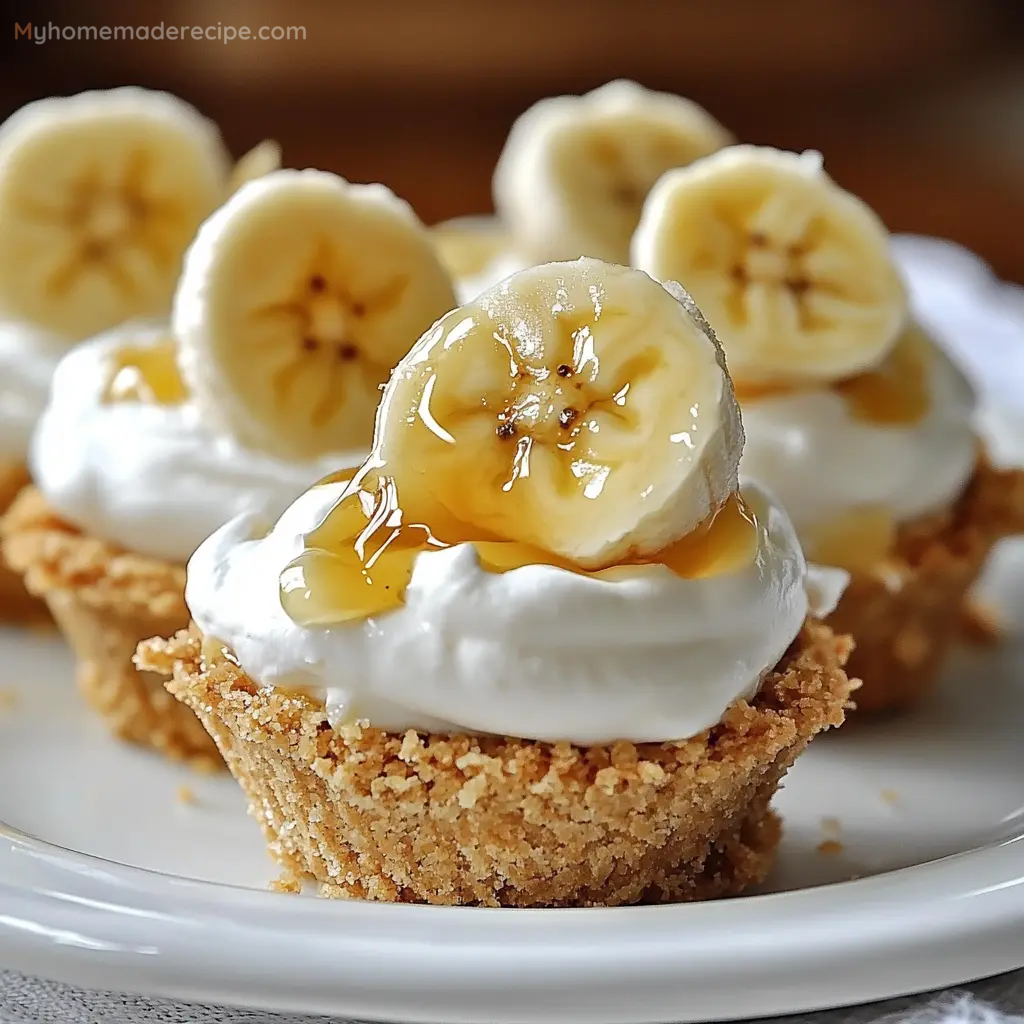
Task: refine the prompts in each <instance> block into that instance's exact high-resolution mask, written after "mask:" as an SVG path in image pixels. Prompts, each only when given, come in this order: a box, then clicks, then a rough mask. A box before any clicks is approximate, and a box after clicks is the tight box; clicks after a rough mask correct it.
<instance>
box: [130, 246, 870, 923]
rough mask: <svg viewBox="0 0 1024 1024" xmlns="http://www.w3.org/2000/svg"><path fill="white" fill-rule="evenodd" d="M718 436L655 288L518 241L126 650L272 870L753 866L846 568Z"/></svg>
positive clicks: (846, 684)
mask: <svg viewBox="0 0 1024 1024" xmlns="http://www.w3.org/2000/svg"><path fill="white" fill-rule="evenodd" d="M607 310H613V311H614V314H615V315H613V316H612V317H606V311H607ZM513 330H515V331H517V332H518V334H517V335H513V334H512V331H513ZM580 337H584V338H586V339H588V345H582V344H581V343H580V342H579V341H578V340H577V339H578V338H580ZM504 338H509V339H512V338H514V340H510V341H509V342H508V343H507V344H501V343H500V339H504ZM467 371H469V372H467ZM531 388H537V389H538V395H537V396H536V397H535V396H534V394H533V392H532V391H530V390H529V389H531ZM541 388H546V389H547V390H544V391H540V390H539V389H541ZM481 391H482V392H483V394H484V396H485V400H484V401H481V400H480V398H479V394H480V393H481ZM633 394H636V395H639V396H641V397H639V398H636V399H634V398H632V397H630V396H632V395H633ZM509 396H511V402H510V400H509ZM541 399H543V406H542V405H541ZM513 403H514V404H513ZM608 405H610V406H612V408H613V409H614V410H615V411H614V413H613V414H612V415H611V417H610V418H609V419H603V416H604V415H605V413H604V410H605V408H606V407H607V406H608ZM521 409H525V410H527V414H522V413H520V412H518V410H521ZM599 417H602V418H599ZM602 426H604V428H605V429H603V430H602ZM684 435H685V443H684V442H683V437H684ZM513 438H517V440H515V442H514V443H513V440H512V439H513ZM605 438H612V442H611V443H612V445H613V448H612V449H605V448H604V446H603V442H604V439H605ZM742 444H743V431H742V425H741V423H740V417H739V406H738V405H737V403H736V398H735V395H734V394H733V391H732V385H731V381H730V380H729V377H728V373H727V370H726V367H725V363H724V360H723V359H722V354H721V349H720V347H719V346H718V343H717V340H716V338H715V336H714V332H713V331H712V329H711V328H710V326H709V325H708V324H707V322H706V321H705V320H704V319H703V317H702V316H701V314H700V312H699V310H697V309H696V307H695V306H694V305H693V303H692V301H690V300H689V297H688V296H687V295H686V293H685V292H684V291H682V289H681V288H679V287H678V286H677V285H675V284H673V283H669V284H666V285H664V286H662V285H661V284H659V283H657V282H655V281H653V280H652V279H651V278H650V277H648V276H647V275H645V274H643V273H640V272H639V271H636V270H631V269H629V268H626V267H622V266H617V265H611V264H606V263H603V262H601V261H599V260H592V259H582V260H579V261H576V262H574V263H559V264H549V265H545V266H538V267H534V268H530V269H528V270H524V271H521V272H520V273H517V274H515V275H513V276H512V277H510V278H508V279H507V280H506V281H505V282H503V283H502V284H500V285H498V286H496V287H495V288H493V289H491V290H489V291H487V292H485V293H483V294H482V295H480V296H479V297H478V298H477V299H476V300H474V301H472V302H470V303H467V304H466V305H465V306H463V307H461V308H459V309H454V310H452V311H451V312H450V313H448V314H446V315H445V316H444V317H442V318H441V319H440V320H438V321H437V322H436V323H435V324H433V326H431V327H430V328H429V329H428V330H427V331H426V332H425V333H424V334H423V335H422V336H421V338H420V340H419V341H418V342H417V343H416V344H415V345H414V346H413V348H412V349H411V350H410V352H409V353H408V354H407V355H406V356H405V357H404V358H403V359H402V360H401V361H400V362H399V363H398V365H397V366H396V368H395V370H394V371H393V373H392V375H391V377H390V378H389V381H388V383H387V384H386V385H385V387H384V390H383V395H382V397H381V404H380V406H379V409H378V413H377V418H376V425H375V433H374V445H373V448H372V450H371V452H370V454H369V456H368V457H367V459H366V461H365V462H364V463H363V465H362V466H361V467H360V468H359V469H358V470H356V471H354V472H350V473H348V474H336V475H333V476H330V477H328V478H326V479H325V480H323V481H321V482H320V483H318V484H317V485H315V486H313V487H311V488H310V489H308V490H307V491H306V492H304V493H303V494H302V495H300V496H299V497H298V498H296V500H295V501H294V502H292V504H291V505H290V506H289V507H288V508H287V509H286V510H285V511H284V513H282V515H281V516H280V518H279V519H278V520H277V521H276V522H275V523H274V524H273V525H272V526H271V527H269V528H267V527H266V524H265V523H258V522H257V520H256V519H255V518H254V517H252V516H247V515H241V516H239V517H237V518H236V519H234V520H232V521H231V522H229V523H227V524H225V525H224V526H223V527H221V528H220V529H219V530H217V531H216V532H215V533H214V534H213V535H212V536H210V537H209V538H208V539H207V540H206V541H205V542H204V543H203V544H202V545H201V546H200V547H199V549H198V550H197V551H196V553H195V554H194V555H193V557H192V559H191V561H190V562H189V568H188V580H187V585H186V599H187V602H188V605H189V609H190V611H191V613H192V618H193V624H192V626H191V627H190V628H189V629H188V630H185V631H182V632H180V633H178V634H177V635H176V636H174V637H173V638H171V639H169V640H164V639H159V638H156V639H153V640H150V641H148V642H146V643H143V644H141V645H140V647H139V650H138V653H137V656H136V664H137V665H138V666H139V667H140V668H141V669H142V670H144V671H149V672H154V673H156V674H158V675H162V676H170V679H169V681H168V683H167V687H168V690H169V691H170V693H172V694H173V695H174V696H175V697H176V698H177V699H178V700H180V701H182V702H183V703H184V704H186V705H188V706H189V707H190V708H191V709H192V710H193V711H194V712H195V714H196V715H197V717H198V718H199V719H200V721H202V723H203V725H204V726H205V727H206V729H207V730H208V731H209V733H210V735H211V736H212V737H213V739H214V740H215V742H216V744H217V747H218V749H219V750H220V752H221V754H222V755H223V757H224V760H225V762H226V763H227V766H228V768H229V769H230V771H231V772H232V774H233V775H234V776H235V778H236V779H237V781H238V782H239V783H240V785H241V786H242V788H243V789H244V791H245V793H246V795H247V797H248V799H249V805H250V810H251V813H252V814H253V816H254V817H256V819H257V820H258V821H259V822H260V824H261V826H262V827H263V830H264V833H265V835H266V838H267V841H268V843H269V846H270V850H271V853H272V855H273V856H274V857H275V858H276V859H277V861H278V862H279V863H280V864H281V866H282V868H283V869H284V872H285V875H284V879H283V880H282V882H281V883H279V884H280V885H281V887H283V888H295V887H296V885H297V884H298V881H300V880H302V879H312V880H313V881H315V882H316V883H317V885H318V887H319V892H320V893H321V894H322V895H324V896H328V897H341V898H361V899H370V900H380V901H386V902H425V903H432V904H439V905H463V904H471V905H483V906H508V907H537V906H552V907H560V906H617V905H621V904H627V903H636V902H641V901H643V902H667V901H680V900H694V899H707V898H711V897H716V896H726V895H733V894H736V893H739V892H741V891H742V890H743V889H745V888H746V887H748V886H750V885H752V884H755V883H757V882H759V881H761V880H762V879H763V878H764V877H765V875H766V873H767V871H768V870H769V868H770V865H771V862H772V858H773V856H774V852H775V849H776V846H777V844H778V840H779V835H780V830H779V823H778V821H777V819H776V818H775V817H774V815H773V814H772V812H771V811H770V809H769V804H770V802H771V799H772V797H773V795H774V793H775V791H776V789H777V787H778V785H779V782H780V780H781V779H782V777H783V776H784V775H785V773H786V771H787V770H788V769H789V767H790V766H791V765H792V763H793V761H794V760H795V759H796V758H797V757H798V756H799V755H800V753H801V752H802V751H803V750H804V748H805V747H806V745H807V743H808V742H809V741H810V740H811V739H812V738H813V737H814V735H815V734H817V733H818V732H820V731H822V730H823V729H826V728H829V727H831V726H838V725H839V724H841V722H842V721H843V716H844V711H845V708H846V707H847V705H848V701H849V697H850V694H851V693H852V692H853V690H854V689H855V687H856V683H855V682H854V681H851V680H850V679H849V678H848V677H847V675H846V673H845V672H844V670H843V666H844V664H845V662H846V659H847V656H848V653H849V648H850V644H849V640H848V638H846V637H837V636H836V634H835V633H833V631H832V630H831V629H829V627H828V626H826V625H824V624H822V623H821V622H820V616H821V614H823V613H827V612H829V611H831V610H832V609H833V608H834V607H835V602H836V599H837V598H838V594H839V592H840V591H841V589H842V586H843V584H844V583H845V573H841V572H835V571H832V572H828V571H819V570H817V569H814V568H812V567H809V566H808V565H807V562H806V560H805V558H804V555H803V552H802V550H801V548H800V545H799V541H798V540H797V536H796V532H795V530H794V527H793V524H792V523H791V521H790V520H789V518H788V516H787V515H786V513H785V512H784V511H783V510H782V509H781V508H780V507H779V506H778V505H777V504H776V503H774V501H773V500H772V499H771V498H770V497H769V496H768V495H767V494H766V493H765V492H763V491H761V490H760V489H758V488H757V487H755V486H752V487H749V488H742V489H741V488H740V486H739V482H738V476H737V467H738V464H739V460H740V453H741V450H742ZM607 451H612V452H613V453H614V454H613V455H609V454H606V452H607ZM524 453H525V455H524ZM582 453H585V456H586V459H585V463H581V461H580V459H581V458H583V454H582ZM627 456H628V457H627ZM524 460H525V464H524ZM474 471H477V472H476V475H475V477H474V476H473V473H474ZM590 475H594V476H596V478H597V483H594V482H593V481H592V480H591V481H589V482H588V476H590ZM484 524H485V525H484Z"/></svg>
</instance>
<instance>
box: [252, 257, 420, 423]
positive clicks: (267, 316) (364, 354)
mask: <svg viewBox="0 0 1024 1024" xmlns="http://www.w3.org/2000/svg"><path fill="white" fill-rule="evenodd" d="M330 256H331V253H330V247H329V246H327V244H326V243H324V244H322V245H321V246H319V248H318V251H317V253H316V255H315V256H314V259H313V261H312V264H311V267H310V269H309V270H308V271H307V272H306V273H305V274H303V275H302V276H301V277H300V278H299V279H298V282H297V284H296V286H295V289H294V291H293V293H292V295H291V296H289V297H288V298H286V299H284V300H283V301H278V302H271V303H267V304H264V305H262V306H258V307H256V309H254V310H253V312H252V314H251V316H252V318H253V320H254V321H256V322H258V321H260V320H264V321H266V320H278V321H279V320H280V319H281V318H285V319H286V320H287V321H289V323H290V329H291V335H292V348H291V352H290V353H287V352H286V354H287V356H288V358H287V361H286V362H285V363H284V364H283V365H282V366H280V367H279V368H278V369H277V370H275V371H274V374H273V377H272V387H273V392H274V395H275V399H276V401H277V404H278V406H279V407H284V406H285V405H286V404H287V403H288V402H289V401H290V399H291V395H292V391H293V388H294V387H295V384H296V378H297V377H298V376H299V375H300V374H305V375H309V374H311V373H312V374H315V375H317V376H319V377H320V378H321V380H322V385H323V386H322V388H321V389H320V397H319V398H318V399H317V401H316V403H315V404H314V406H313V408H312V409H311V410H310V422H311V423H312V424H313V425H314V426H315V427H318V428H319V427H321V426H323V425H324V424H325V423H327V422H328V421H329V420H330V419H331V418H332V417H333V416H334V415H335V414H336V413H337V412H338V410H339V409H340V408H341V406H342V405H343V404H344V402H345V379H346V375H347V373H348V372H349V371H350V370H354V371H357V372H360V373H362V374H363V375H364V376H366V377H368V378H370V379H371V380H372V382H373V383H375V382H377V381H381V380H385V379H386V378H387V375H388V372H389V371H390V369H391V367H390V365H384V364H383V363H381V362H380V361H379V360H378V359H377V358H376V356H375V348H376V347H375V346H374V345H372V344H371V343H370V332H372V330H373V323H374V320H375V319H376V318H378V317H381V316H384V315H386V314H388V313H391V312H393V311H394V310H395V308H396V307H397V306H398V305H399V304H400V303H401V301H402V297H403V295H404V294H405V291H406V289H407V288H408V286H409V277H408V276H407V275H404V274H398V275H396V276H394V277H392V278H389V279H388V280H386V281H384V282H383V283H382V284H380V285H377V286H374V287H372V288H371V289H369V290H366V291H363V292H360V293H359V294H358V295H357V294H355V293H354V292H353V291H352V290H351V288H350V286H349V285H348V284H347V280H348V276H347V275H346V274H345V273H344V272H343V270H341V268H339V267H338V266H337V261H336V260H332V259H331V258H330ZM272 343H273V344H274V345H275V346H278V345H279V344H280V342H279V340H276V339H275V340H273V342H272Z"/></svg>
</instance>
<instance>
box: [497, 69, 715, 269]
mask: <svg viewBox="0 0 1024 1024" xmlns="http://www.w3.org/2000/svg"><path fill="white" fill-rule="evenodd" d="M731 141H732V136H731V135H730V134H729V132H727V131H726V130H725V128H723V127H722V125H720V124H719V123H718V122H717V121H716V120H715V119H714V118H713V117H712V116H711V115H710V114H708V113H707V111H705V110H703V109H702V108H701V107H699V106H697V104H696V103H693V102H692V101H690V100H687V99H683V98H682V97H680V96H674V95H671V94H670V93H662V92H652V91H651V90H649V89H645V88H644V87H643V86H641V85H637V83H636V82H628V81H616V82H609V83H608V84H606V85H603V86H601V88H599V89H595V90H594V91H593V92H590V93H587V94H586V95H585V96H555V97H551V98H549V99H545V100H541V101H540V102H539V103H536V104H535V105H534V106H532V107H531V108H530V109H529V110H527V111H526V112H525V113H524V114H523V115H522V116H521V117H520V118H519V119H518V120H517V121H516V122H515V124H514V125H513V126H512V130H511V131H510V132H509V136H508V140H507V141H506V143H505V148H504V150H503V151H502V154H501V157H500V159H499V160H498V165H497V167H496V168H495V171H494V205H495V209H496V210H497V211H498V214H499V216H500V217H501V219H502V220H503V221H504V222H505V223H506V224H507V225H508V226H509V228H510V229H511V231H512V233H513V236H514V238H515V242H516V246H517V248H519V249H520V250H521V251H522V252H523V253H524V254H525V255H527V256H529V257H531V258H533V259H535V260H566V259H575V258H576V257H577V256H595V257H598V258H599V259H603V260H610V261H612V262H614V263H627V262H628V259H629V240H630V237H631V236H632V234H633V230H634V228H635V227H636V225H637V221H638V220H639V219H640V211H641V208H642V207H643V202H644V198H645V197H646V195H647V192H648V191H649V189H650V188H651V186H652V185H653V184H654V183H655V182H656V181H657V180H658V178H660V177H661V175H662V174H663V173H664V172H665V171H667V170H668V169H669V168H670V167H681V166H683V165H685V164H688V163H690V162H691V161H693V160H696V159H697V158H698V157H702V156H705V155H706V154H708V153H713V152H714V151H715V150H716V149H721V147H722V146H727V145H729V143H730V142H731Z"/></svg>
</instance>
